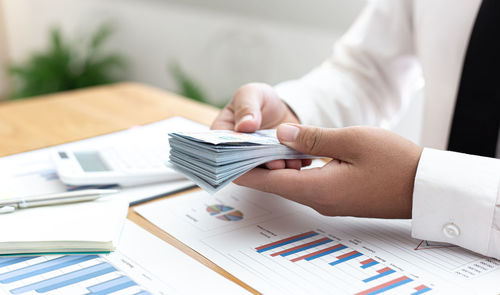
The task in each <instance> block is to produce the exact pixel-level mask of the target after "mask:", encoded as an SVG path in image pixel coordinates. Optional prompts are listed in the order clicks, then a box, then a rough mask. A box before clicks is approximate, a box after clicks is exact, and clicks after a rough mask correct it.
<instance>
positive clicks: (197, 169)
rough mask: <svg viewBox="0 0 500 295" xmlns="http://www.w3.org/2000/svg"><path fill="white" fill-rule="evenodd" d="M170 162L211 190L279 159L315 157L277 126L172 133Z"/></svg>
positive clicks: (188, 176)
mask: <svg viewBox="0 0 500 295" xmlns="http://www.w3.org/2000/svg"><path fill="white" fill-rule="evenodd" d="M169 143H170V158H169V163H170V166H171V167H172V168H173V169H174V170H176V171H178V172H180V173H182V174H183V175H185V176H186V177H187V178H189V179H191V180H192V181H193V182H195V183H196V184H197V185H199V186H200V187H201V188H203V189H204V190H206V191H207V192H209V193H215V192H217V191H219V190H221V189H222V188H223V187H224V186H226V185H227V184H229V183H230V182H231V181H233V180H235V179H236V178H238V177H239V176H241V175H243V174H244V173H246V172H248V171H249V170H251V169H253V168H255V167H257V166H259V165H262V164H264V163H266V162H269V161H272V160H278V159H312V158H316V157H313V156H310V155H305V154H303V153H300V152H298V151H296V150H293V149H291V148H289V147H287V146H285V145H283V144H281V143H280V142H279V140H278V138H277V137H276V130H274V129H268V130H259V131H257V132H254V133H239V132H234V131H229V130H211V131H204V132H174V133H169Z"/></svg>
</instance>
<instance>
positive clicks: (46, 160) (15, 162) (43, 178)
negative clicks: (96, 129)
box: [0, 117, 207, 205]
mask: <svg viewBox="0 0 500 295" xmlns="http://www.w3.org/2000/svg"><path fill="white" fill-rule="evenodd" d="M206 129H207V127H206V126H204V125H201V124H198V123H195V122H193V121H190V120H187V119H183V118H180V117H174V118H170V119H167V120H163V121H159V122H156V123H152V124H148V125H144V126H140V127H139V126H138V127H134V128H130V129H128V130H125V131H120V132H115V133H111V134H108V135H102V136H98V137H93V138H89V139H85V140H81V141H77V142H73V143H68V144H63V145H58V146H54V147H50V148H44V149H40V150H35V151H31V152H25V153H20V154H16V155H12V156H7V157H2V158H0V200H1V199H9V198H15V197H24V196H31V195H41V194H48V193H56V192H64V191H67V190H76V189H79V188H85V187H71V186H66V185H64V184H63V183H62V182H61V181H60V180H59V179H58V176H57V173H56V168H55V165H54V164H53V163H52V161H51V159H50V157H51V153H53V152H54V151H55V150H57V149H61V148H64V149H75V150H76V149H97V148H105V147H109V146H116V145H117V144H123V145H130V144H132V143H134V142H141V143H144V142H147V143H151V144H154V143H155V142H158V141H161V142H162V144H164V145H168V136H167V134H168V132H172V131H178V130H186V131H190V130H206ZM165 153H166V154H168V153H169V151H168V150H166V151H165ZM193 186H194V184H193V183H192V182H191V181H189V180H176V181H169V182H161V183H155V184H148V185H142V186H136V187H126V188H121V192H120V193H119V194H118V196H119V197H120V198H122V199H126V200H127V201H128V202H129V203H130V204H131V205H134V204H136V203H140V202H143V201H146V200H149V199H152V198H155V197H159V196H163V195H166V194H170V193H174V192H177V191H181V190H184V189H186V188H190V187H193ZM113 197H116V195H114V196H113Z"/></svg>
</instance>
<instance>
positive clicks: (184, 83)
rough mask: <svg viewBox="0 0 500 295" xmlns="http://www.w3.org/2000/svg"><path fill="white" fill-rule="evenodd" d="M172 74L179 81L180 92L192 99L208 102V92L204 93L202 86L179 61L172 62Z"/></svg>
mask: <svg viewBox="0 0 500 295" xmlns="http://www.w3.org/2000/svg"><path fill="white" fill-rule="evenodd" d="M169 70H170V74H171V75H172V77H173V78H174V80H175V82H176V83H177V88H178V89H179V94H180V95H182V96H185V97H188V98H191V99H192V100H196V101H199V102H204V103H207V102H208V101H207V97H206V94H205V93H203V89H202V88H201V86H200V85H199V84H198V83H197V82H196V81H195V80H194V79H193V78H191V77H189V76H188V74H187V73H186V72H184V70H183V69H182V68H181V67H180V66H179V64H178V63H172V64H171V65H170V67H169Z"/></svg>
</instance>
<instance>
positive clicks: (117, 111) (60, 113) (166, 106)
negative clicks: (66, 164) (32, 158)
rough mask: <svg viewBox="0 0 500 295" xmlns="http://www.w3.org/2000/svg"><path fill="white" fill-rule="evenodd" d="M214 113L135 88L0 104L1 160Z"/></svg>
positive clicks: (183, 247)
mask: <svg viewBox="0 0 500 295" xmlns="http://www.w3.org/2000/svg"><path fill="white" fill-rule="evenodd" d="M218 112H219V110H218V109H216V108H214V107H211V106H208V105H204V104H201V103H197V102H194V101H191V100H188V99H185V98H182V97H179V96H176V95H174V94H170V93H167V92H165V91H162V90H159V89H155V88H152V87H149V86H144V85H141V84H136V83H122V84H115V85H110V86H102V87H96V88H89V89H85V90H79V91H72V92H66V93H59V94H55V95H47V96H43V97H38V98H36V99H27V100H22V101H16V102H5V103H0V138H1V140H0V156H6V155H10V154H14V153H20V152H25V151H29V150H34V149H39V148H43V147H47V146H52V145H57V144H62V143H66V142H71V141H76V140H80V139H84V138H88V137H92V136H97V135H102V134H106V133H110V132H115V131H119V130H123V129H126V128H130V127H132V126H135V125H142V124H147V123H151V122H155V121H159V120H163V119H167V118H169V117H172V116H183V117H185V118H188V119H191V120H193V121H197V122H200V123H203V124H207V125H208V124H210V123H211V122H212V120H213V119H214V118H215V116H216V115H217V113H218ZM193 190H196V189H193ZM175 196H177V195H175ZM175 196H170V197H175ZM165 198H169V197H165ZM152 202H154V201H152ZM128 218H129V219H131V220H132V221H134V222H135V223H137V224H138V225H140V226H141V227H143V228H144V229H146V230H148V231H149V232H151V233H153V234H154V235H156V236H158V237H159V238H161V239H163V240H164V241H166V242H168V243H170V244H172V245H174V246H175V247H177V248H179V249H180V250H182V251H183V252H184V253H186V254H188V255H189V256H191V257H193V258H195V259H196V260H198V261H200V262H201V263H203V264H205V265H207V266H208V267H210V268H211V269H213V270H214V271H216V272H218V273H220V274H221V275H223V276H225V277H226V278H228V279H230V280H232V281H234V282H236V283H237V284H239V285H241V286H242V287H244V288H245V289H247V290H249V291H251V292H253V293H255V294H258V292H257V291H255V290H254V289H252V288H250V287H249V286H248V285H246V284H244V283H243V282H242V281H240V280H238V279H237V278H235V277H234V276H232V275H231V274H229V273H228V272H227V271H225V270H224V269H222V268H220V267H219V266H217V265H216V264H214V263H213V262H211V261H210V260H208V259H207V258H205V257H203V256H202V255H201V254H199V253H197V252H196V251H194V250H192V249H191V248H189V247H188V246H186V245H184V244H183V243H181V242H180V241H178V240H177V239H175V238H173V237H172V236H170V235H169V234H167V233H166V232H164V231H162V230H161V229H159V228H158V227H156V226H154V225H153V224H152V223H150V222H149V221H147V220H146V219H144V218H142V217H141V216H139V215H138V214H137V213H135V211H133V209H132V208H131V209H130V210H129V214H128Z"/></svg>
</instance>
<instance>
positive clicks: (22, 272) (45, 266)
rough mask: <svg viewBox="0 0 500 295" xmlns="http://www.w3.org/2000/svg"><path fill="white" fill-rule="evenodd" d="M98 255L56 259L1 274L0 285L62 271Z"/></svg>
mask: <svg viewBox="0 0 500 295" xmlns="http://www.w3.org/2000/svg"><path fill="white" fill-rule="evenodd" d="M97 257H98V256H97V255H85V256H62V257H59V258H56V259H52V260H48V261H44V262H41V263H37V264H33V265H30V266H26V267H23V268H20V269H16V270H13V271H9V272H6V273H2V274H0V283H2V284H9V283H12V282H17V281H20V280H24V279H27V278H30V277H34V276H37V275H41V274H44V273H47V272H50V271H54V270H56V269H61V268H63V267H67V266H71V265H75V264H78V263H81V262H84V261H87V260H91V259H95V258H97Z"/></svg>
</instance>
